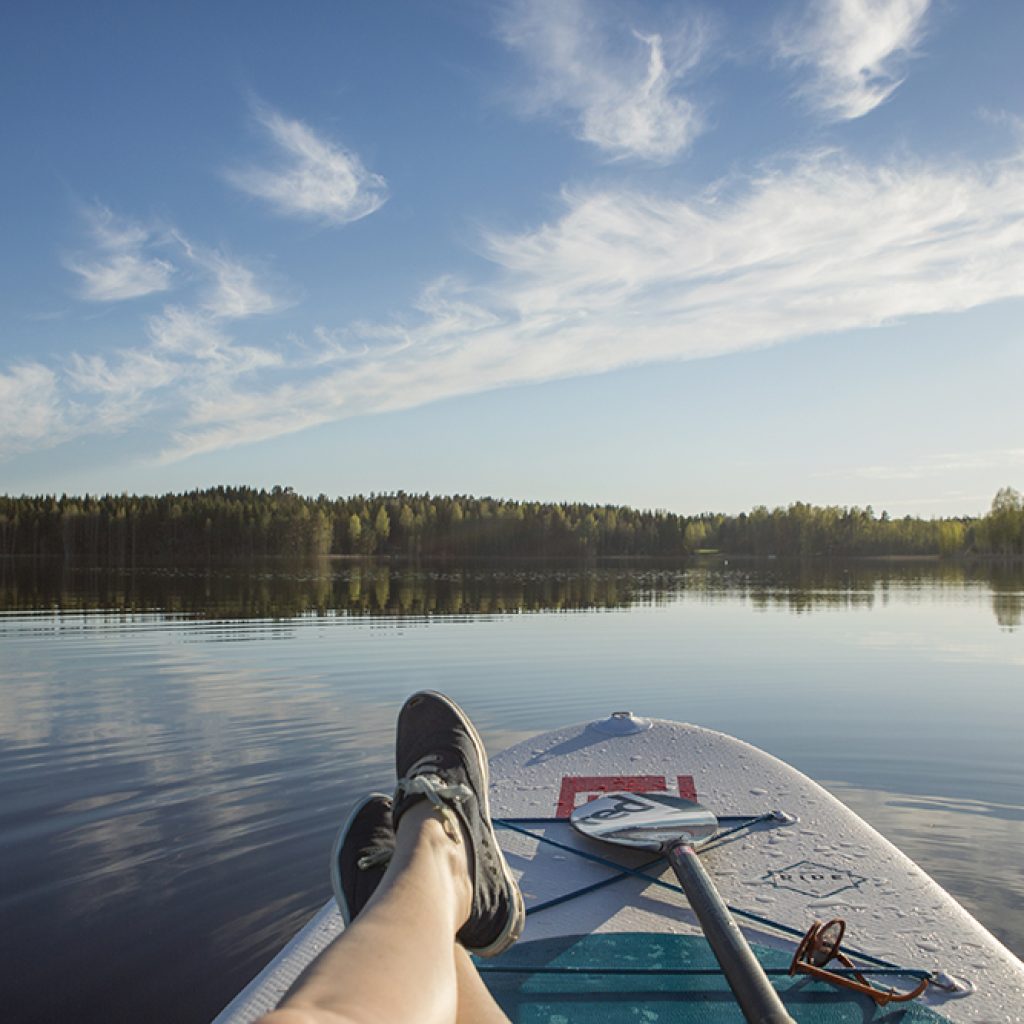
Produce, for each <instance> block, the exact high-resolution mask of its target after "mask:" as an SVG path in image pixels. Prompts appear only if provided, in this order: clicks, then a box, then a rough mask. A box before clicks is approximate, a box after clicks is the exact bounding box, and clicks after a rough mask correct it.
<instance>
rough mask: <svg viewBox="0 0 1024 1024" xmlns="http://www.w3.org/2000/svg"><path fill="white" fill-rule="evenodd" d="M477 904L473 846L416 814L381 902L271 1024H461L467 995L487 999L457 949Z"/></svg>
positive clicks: (423, 813)
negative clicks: (470, 867) (469, 850)
mask: <svg viewBox="0 0 1024 1024" xmlns="http://www.w3.org/2000/svg"><path fill="white" fill-rule="evenodd" d="M471 902H472V889H471V886H470V882H469V874H468V871H467V867H466V849H465V844H464V843H462V842H454V841H453V840H452V839H450V838H449V836H448V834H447V833H446V832H445V830H444V827H443V826H442V824H441V821H440V819H439V818H438V817H437V815H436V814H435V813H434V812H433V810H432V808H431V806H430V804H429V803H427V802H426V801H423V803H422V804H421V805H417V806H414V807H411V808H410V809H409V810H408V811H407V812H406V814H405V815H404V816H403V817H402V821H401V825H400V827H399V830H398V836H397V847H396V849H395V855H394V857H393V858H392V861H391V864H390V865H389V867H388V870H387V872H386V873H385V875H384V878H383V879H382V880H381V883H380V885H379V886H378V888H377V890H376V892H374V894H373V896H371V897H370V900H369V902H368V903H367V904H366V906H365V907H364V908H363V910H362V912H361V913H360V914H359V916H358V917H357V918H356V919H355V920H354V921H353V922H352V923H351V925H349V927H348V928H346V929H345V931H344V932H342V934H341V935H340V936H339V938H338V940H337V941H336V942H335V943H333V944H332V945H331V946H330V947H329V948H328V949H326V950H325V951H324V952H323V953H322V954H321V955H320V956H319V957H318V958H317V959H316V960H315V961H314V963H313V964H312V965H311V966H310V968H309V969H308V970H307V972H306V973H305V974H304V975H303V976H302V978H300V980H299V982H298V983H297V984H296V986H295V988H294V989H293V990H292V993H290V994H289V995H288V996H287V997H286V999H285V1000H284V1002H283V1003H282V1005H281V1007H280V1008H279V1009H277V1010H275V1011H273V1012H272V1013H269V1014H267V1015H266V1016H265V1017H264V1018H263V1019H262V1022H261V1024H390V1022H395V1024H399V1022H401V1024H406V1022H408V1021H416V1022H418V1024H455V1022H456V1020H457V1019H459V1013H458V1011H459V1002H458V1001H459V995H460V989H461V988H468V993H469V996H470V999H471V1000H473V1001H474V1005H475V1004H476V1001H477V1000H478V999H479V998H481V995H482V994H481V993H480V992H479V990H478V989H477V988H476V985H478V986H479V988H480V989H484V986H483V981H482V980H481V979H480V977H479V975H478V974H477V972H476V970H475V969H474V967H473V965H472V962H471V961H470V960H469V957H468V956H467V955H466V954H465V951H464V950H462V949H461V947H457V946H456V943H455V933H456V932H457V931H458V930H459V928H461V927H462V925H463V923H464V922H465V921H466V919H467V917H468V916H469V910H470V904H471ZM474 979H475V983H476V985H474V983H473V982H474ZM460 980H462V981H463V984H462V985H461V986H460V984H459V981H460ZM483 995H486V997H487V999H488V1000H490V995H489V994H488V993H487V992H486V989H484V992H483ZM481 1005H483V1004H481ZM491 1007H492V1008H493V1010H494V1011H497V1012H498V1013H499V1014H500V1010H498V1008H497V1006H496V1005H495V1004H494V1003H493V1000H491ZM463 1019H464V1020H467V1021H468V1020H469V1019H471V1018H470V1017H465V1018H463ZM472 1019H476V1020H481V1019H483V1020H486V1018H480V1017H477V1018H472ZM495 1019H499V1020H500V1019H504V1017H503V1015H502V1016H501V1017H498V1018H495Z"/></svg>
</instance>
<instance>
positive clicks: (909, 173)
mask: <svg viewBox="0 0 1024 1024" xmlns="http://www.w3.org/2000/svg"><path fill="white" fill-rule="evenodd" d="M481 244H482V252H483V255H485V256H486V257H487V258H488V259H489V261H490V270H489V271H488V272H486V273H484V274H482V275H481V276H479V277H477V278H475V279H459V278H455V277H451V276H445V277H440V278H438V279H437V280H436V281H435V282H433V283H432V284H431V285H430V286H429V287H428V288H426V289H424V291H423V292H422V293H421V294H420V295H419V296H418V298H416V300H415V301H413V302H411V303H410V305H409V307H408V309H407V310H406V311H405V312H404V313H401V314H399V315H396V316H395V317H394V318H393V319H391V320H387V321H384V322H369V323H368V322H359V321H356V322H350V323H349V324H347V325H340V326H339V325H319V326H318V325H316V324H313V325H309V326H308V327H306V328H296V327H295V326H294V325H290V327H289V333H288V334H286V335H285V336H284V337H282V338H279V339H278V340H277V341H276V342H275V344H274V345H273V346H272V347H268V346H267V345H266V344H259V343H256V342H254V341H253V340H251V339H250V338H247V337H246V334H247V332H248V331H249V327H248V325H247V322H246V321H244V320H243V319H242V318H240V317H233V316H231V315H228V314H225V313H224V310H226V309H230V308H236V307H233V306H232V303H230V302H228V301H227V300H226V299H225V300H224V302H223V303H217V302H212V301H207V302H206V304H205V305H204V304H203V302H202V301H196V302H193V303H191V304H189V303H177V304H167V305H165V306H164V308H163V309H162V310H161V311H160V312H158V313H154V314H152V315H150V317H149V318H148V320H147V321H146V322H145V330H144V334H143V337H144V338H145V342H144V343H143V344H140V345H137V346H135V347H134V348H129V349H126V350H123V351H121V352H119V353H115V354H113V355H112V356H109V357H107V358H106V359H104V360H96V359H93V360H87V359H80V360H78V361H75V360H74V359H72V360H71V361H70V362H69V363H68V364H67V365H65V366H64V367H63V368H62V369H61V370H60V371H59V372H56V373H55V372H54V371H49V370H45V371H44V368H43V367H34V368H33V369H32V371H31V373H29V372H28V371H27V370H15V371H10V372H11V373H12V374H16V375H18V377H17V380H19V381H20V380H21V379H22V378H24V381H25V383H26V384H32V385H33V387H34V390H33V391H32V393H33V394H34V396H35V399H34V401H33V402H31V403H29V413H26V415H25V421H26V423H27V424H33V423H34V424H35V426H27V427H25V428H24V429H23V431H22V434H21V437H22V439H23V441H25V442H26V443H27V442H28V439H30V438H32V437H35V438H37V439H42V438H43V437H44V436H45V435H46V434H47V430H48V429H49V428H48V426H47V424H49V425H50V426H52V430H53V436H56V437H66V436H68V431H69V430H71V429H74V430H77V431H79V432H80V431H84V430H88V429H97V427H96V426H95V425H94V424H91V423H90V422H89V417H88V416H87V415H85V414H84V413H87V412H88V411H89V409H90V403H92V404H93V407H95V408H97V409H99V410H101V413H102V415H100V416H99V417H97V418H96V419H97V420H98V421H102V422H105V423H106V424H107V425H108V427H109V429H115V424H118V423H119V424H120V427H117V429H123V425H124V423H125V422H126V416H125V415H121V416H119V415H118V413H117V410H116V409H115V408H114V406H113V404H112V403H114V402H115V401H116V398H117V396H118V395H120V396H121V397H122V398H123V400H124V404H125V408H127V409H128V410H129V411H134V414H136V415H138V416H139V417H142V416H144V415H146V414H147V412H151V411H153V410H155V409H159V412H160V417H161V419H160V423H161V426H162V427H163V428H165V430H166V433H167V435H168V437H169V443H168V445H167V446H166V448H165V450H164V452H163V453H162V457H163V458H164V459H166V460H174V459H182V458H187V457H189V456H191V455H195V454H199V453H202V452H210V451H215V450H218V449H223V448H227V447H230V446H232V445H237V444H243V443H247V442H253V441H259V440H263V439H267V438H270V437H275V436H278V435H281V434H285V433H290V432H293V431H296V430H301V429H303V428H305V427H308V426H311V425H313V424H318V423H325V422H330V421H334V420H339V419H343V418H346V417H350V416H356V415H362V414H367V413H379V412H386V411H393V410H399V409H406V408H411V407H414V406H417V405H422V404H424V403H427V402H432V401H437V400H440V399H445V398H451V397H454V396H458V395H464V394H469V393H474V392H480V391H485V390H488V389H493V388H499V387H504V386H509V385H515V384H527V383H535V382H541V381H549V380H554V379H558V378H566V377H571V376H578V375H582V374H595V373H602V372H606V371H611V370H615V369H618V368H621V367H625V366H629V365H638V364H642V363H650V362H654V361H667V360H674V361H678V360H687V359H697V358H704V357H710V356H716V355H722V354H726V353H733V352H741V351H745V350H750V349H754V348H759V347H764V346H768V345H774V344H779V343H781V342H784V341H787V340H790V339H795V338H802V337H809V336H813V335H816V334H823V333H827V332H836V331H843V330H848V329H854V328H866V327H870V326H873V325H877V324H880V323H884V322H888V321H893V320H898V319H901V318H906V317H911V316H915V315H920V314H926V313H941V312H955V311H959V310H965V309H969V308H971V307H973V306H978V305H981V304H983V303H987V302H991V301H994V300H997V299H1007V298H1021V297H1024V153H1019V154H1017V155H1015V156H1014V157H1012V158H1010V159H1007V160H1004V161H1002V162H998V163H993V164H990V165H985V166H975V165H967V164H961V165H952V164H949V163H948V162H946V163H944V164H942V165H938V164H927V163H917V164H914V163H909V162H906V161H901V162H891V163H889V164H887V165H883V166H867V165H865V164H863V163H860V162H858V161H856V160H853V159H851V158H849V157H847V156H846V155H844V154H843V153H841V152H836V151H830V152H816V153H808V154H804V155H802V156H797V157H793V158H791V159H789V160H788V161H786V162H784V163H776V164H774V165H770V166H766V167H763V168H761V169H760V170H759V171H758V172H757V173H755V174H751V175H749V176H746V177H739V176H735V177H732V178H730V179H727V180H724V181H721V182H719V183H717V184H716V185H715V186H713V187H711V188H708V189H706V190H704V191H702V192H699V193H675V194H671V193H665V192H643V191H637V190H632V191H629V190H622V189H612V188H604V189H589V190H567V191H566V192H565V194H564V196H563V209H562V211H561V213H560V214H559V215H558V216H557V217H555V218H554V219H552V220H551V221H550V222H549V223H546V224H542V225H539V226H536V227H534V228H532V229H531V230H527V231H522V232H514V233H491V234H488V235H486V236H484V238H483V240H482V243H481ZM194 251H195V247H193V252H194ZM197 265H198V264H197ZM227 277H228V278H229V279H233V275H232V274H230V273H229V274H227ZM241 279H242V280H245V275H242V276H241ZM207 284H208V286H209V287H210V288H214V289H216V288H217V287H219V285H218V284H217V275H216V273H213V274H212V276H210V275H208V280H207ZM244 290H245V289H244V288H241V289H240V291H242V292H244ZM200 294H202V293H201V292H200ZM259 305H260V303H259V301H253V300H250V301H248V302H246V301H239V303H238V305H237V308H238V309H250V310H251V309H252V308H254V307H258V306H259ZM26 375H27V376H26ZM7 380H8V382H10V381H15V377H13V376H12V377H8V378H7ZM18 387H19V384H18V383H8V384H7V388H8V393H13V392H14V391H15V390H17V389H18ZM26 393H28V391H27V390H26ZM60 398H63V405H61V402H60V401H58V399H60ZM72 399H73V401H72ZM55 402H56V404H55ZM104 403H106V405H104ZM61 408H63V409H64V412H63V413H61ZM33 410H34V411H33ZM83 411H84V412H83ZM73 413H74V414H73ZM80 413H81V415H80ZM17 419H18V417H16V416H15V417H14V418H13V419H12V424H14V426H15V427H17V425H18V424H17V422H16V421H17ZM69 423H70V424H71V426H70V427H69V426H68V424H69ZM44 443H52V442H50V441H44V440H39V444H40V445H42V444H44Z"/></svg>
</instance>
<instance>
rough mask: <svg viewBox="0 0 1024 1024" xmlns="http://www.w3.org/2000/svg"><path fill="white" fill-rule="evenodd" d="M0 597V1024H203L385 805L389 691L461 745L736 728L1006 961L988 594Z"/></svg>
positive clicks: (1008, 641) (225, 577)
mask: <svg viewBox="0 0 1024 1024" xmlns="http://www.w3.org/2000/svg"><path fill="white" fill-rule="evenodd" d="M0 574H2V575H0V609H2V613H0V648H2V651H3V658H2V660H0V877H2V878H3V883H4V884H3V886H2V888H0V943H2V951H0V956H3V958H4V961H5V963H6V965H7V966H8V968H9V970H8V972H7V977H6V978H5V985H6V988H7V991H6V992H5V998H6V1000H7V1010H8V1015H9V1016H10V1017H11V1018H12V1019H19V1020H52V1019H57V1018H58V1017H61V1016H63V1017H71V1018H74V1019H80V1020H89V1019H96V1020H100V1019H104V1020H106V1019H122V1018H123V1019H127V1018H128V1017H129V1016H131V1017H142V1018H143V1019H147V1020H152V1021H157V1022H159V1021H171V1020H182V1019H195V1020H202V1019H206V1018H208V1017H210V1016H211V1015H212V1014H213V1013H214V1012H215V1011H216V1010H217V1009H218V1008H219V1006H220V1005H222V1004H223V1003H224V1002H226V1001H227V999H228V998H229V997H230V995H231V994H233V992H234V991H236V990H237V989H238V988H239V987H240V986H241V985H242V984H243V982H244V981H245V980H247V978H248V976H249V975H251V973H252V972H253V971H254V970H255V969H256V968H257V967H258V966H259V965H260V963H261V962H262V961H263V960H264V959H266V958H267V957H268V956H269V955H270V954H271V953H272V952H273V951H274V950H275V949H276V948H278V947H279V945H280V944H281V943H282V942H283V941H284V939H285V938H286V937H287V936H288V935H289V934H291V933H292V932H293V931H294V930H295V928H296V927H297V926H298V924H299V923H300V922H301V921H302V920H303V919H304V917H305V916H306V915H308V914H309V913H310V912H311V911H312V910H313V909H314V908H315V907H317V906H318V905H319V904H320V903H321V902H322V901H323V900H324V899H325V898H326V897H327V894H328V884H327V874H326V868H325V863H326V856H327V851H328V849H329V847H330V842H331V839H332V836H333V832H334V829H335V828H336V826H337V823H338V821H339V820H340V819H341V818H342V816H343V814H344V811H345V809H346V808H347V806H348V805H349V804H350V803H351V802H352V801H354V800H355V799H357V798H358V797H360V796H362V795H363V794H365V793H366V792H367V791H369V790H371V789H377V788H387V787H388V786H389V785H390V784H391V766H390V752H391V746H392V742H393V734H392V730H393V721H394V714H395V711H396V709H397V708H398V707H399V706H400V704H401V702H402V700H403V699H404V698H405V696H406V695H407V694H408V693H409V692H410V691H412V690H414V689H417V688H420V687H436V688H439V689H443V690H446V691H448V692H450V693H451V694H452V695H453V696H454V697H455V698H456V699H457V700H459V701H460V702H462V703H463V704H464V705H465V706H466V707H467V708H468V709H469V710H470V712H471V713H472V714H473V716H474V719H475V720H476V721H477V722H478V724H479V726H480V727H481V730H482V732H483V735H484V739H485V741H486V742H487V744H488V745H489V747H490V748H491V749H493V750H498V749H501V748H502V747H504V746H506V745H508V744H509V743H511V742H514V741H516V740H518V739H520V738H523V737H525V736H528V735H531V734H533V733H535V732H538V731H540V730H543V729H547V728H551V727H553V726H555V725H558V724H563V723H568V722H573V721H579V720H584V719H589V718H596V717H599V716H602V715H604V714H607V713H608V712H609V711H610V710H614V709H616V708H619V707H621V706H624V705H631V706H632V707H633V709H634V710H637V711H639V712H641V713H646V714H654V715H660V716H663V717H666V718H675V719H681V720H689V721H698V722H701V723H702V724H705V725H708V726H711V727H713V728H719V729H723V730H725V731H727V732H731V733H733V734H736V735H739V736H741V737H743V738H744V739H747V740H750V741H751V742H753V743H755V744H757V745H759V746H762V747H764V748H766V749H770V750H772V751H773V752H774V753H776V754H778V755H780V756H782V757H783V758H785V759H786V760H788V761H790V762H791V763H793V764H795V765H796V766H797V767H799V768H801V769H803V770H804V771H807V772H808V773H809V774H811V775H812V776H814V777H816V778H819V779H827V780H834V782H833V783H830V785H832V787H833V789H834V791H835V792H837V793H838V795H839V796H840V797H841V798H843V799H846V800H847V801H848V802H849V803H850V804H851V805H852V806H854V807H855V809H857V810H859V811H860V812H861V813H863V814H864V815H865V817H867V818H868V820H871V821H873V822H875V823H876V824H877V825H879V827H881V828H882V831H883V832H886V833H887V834H888V835H890V837H891V838H893V839H894V841H896V842H897V843H898V844H899V845H901V846H902V847H903V848H904V849H905V850H906V851H907V852H908V853H909V854H910V855H911V856H913V857H915V858H916V859H919V860H920V862H921V863H922V864H924V865H925V867H926V868H927V869H929V870H931V871H933V872H934V873H935V874H936V876H937V877H939V878H940V880H941V881H943V882H944V884H946V885H948V886H949V887H950V889H951V890H952V891H954V892H955V893H956V894H957V895H959V896H960V898H962V899H963V900H964V901H965V902H966V903H968V905H969V906H970V907H971V908H972V909H973V910H975V912H976V913H978V914H979V915H980V916H981V919H982V920H983V921H984V922H985V923H986V924H987V925H988V926H989V927H990V928H992V930H993V931H995V932H996V933H997V934H999V935H1000V936H1002V937H1003V938H1004V939H1005V940H1006V941H1007V942H1008V943H1009V944H1010V945H1011V946H1013V947H1014V948H1015V949H1017V950H1018V951H1019V950H1022V949H1024V915H1022V914H1021V909H1022V900H1024V880H1022V879H1021V877H1020V875H1019V870H1016V869H1015V868H1014V867H1012V866H1013V865H1019V864H1020V863H1021V862H1022V860H1024V849H1022V844H1024V835H1022V833H1021V827H1022V826H1021V813H1020V808H1021V806H1022V805H1024V799H1022V796H1021V794H1022V793H1024V752H1022V750H1021V746H1020V741H1019V722H1020V720H1021V712H1022V711H1024V691H1022V679H1024V673H1022V672H1021V669H1022V667H1024V631H1021V630H1020V629H1019V628H1018V627H1019V611H1020V604H1021V598H1022V595H1024V578H1022V575H1021V574H1020V573H1017V574H1016V575H1014V574H1013V573H1012V572H1008V571H997V570H995V569H992V568H985V567H978V568H970V567H965V566H960V565H953V566H941V565H936V564H933V563H921V564H918V563H900V564H895V565H880V564H875V563H859V564H856V565H849V566H829V567H822V568H808V567H788V566H783V565H778V564H772V563H760V564H754V563H749V564H735V563H732V564H724V563H714V564H707V565H695V566H686V567H680V566H655V565H650V564H645V565H643V566H638V567H636V566H634V567H631V566H626V565H621V564H618V565H610V566H592V567H586V568H581V567H578V566H577V567H565V566H554V567H546V568H545V567H544V566H539V565H521V564H516V563H504V564H501V565H496V566H490V567H488V566H485V565H482V564H480V565H463V566H461V567H453V566H447V567H445V566H432V567H405V566H397V565H387V564H372V563H365V564H356V563H348V562H330V563H326V564H324V565H316V566H283V565H280V564H278V565H276V566H266V567H260V568H259V569H257V570H255V571H252V572H250V571H247V570H243V569H240V568H232V569H229V570H212V569H208V568H203V569H198V570H178V571H175V572H166V571H165V572H155V571H154V572H144V571H138V572H135V573H110V572H100V571H90V570H84V569H74V570H71V569H66V568H64V567H61V566H53V565H48V566H47V565H39V564H30V563H19V564H18V565H12V564H11V563H8V564H7V565H6V566H3V565H2V563H0ZM532 612H537V613H538V614H527V613H532ZM550 612H557V613H559V614H546V613H550ZM936 837H938V839H936Z"/></svg>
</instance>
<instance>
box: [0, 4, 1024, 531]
mask: <svg viewBox="0 0 1024 1024" xmlns="http://www.w3.org/2000/svg"><path fill="white" fill-rule="evenodd" d="M1021 39H1024V5H1022V4H1020V3H1018V2H1016V0H1002V2H1001V0H989V2H986V3H983V4H979V3H973V2H968V0H959V2H958V0H816V2H807V0H800V2H795V0H794V2H782V3H778V4H764V3H759V2H749V3H732V4H726V5H719V4H713V3H702V4H701V3H692V4H690V3H664V4H658V3H598V2H588V3H573V2H568V0H566V2H561V0H559V2H550V0H533V2H526V0H522V2H508V3H498V4H485V3H470V2H448V3H440V2H431V0H417V2H407V3H397V2H396V3H378V4H336V3H326V2H325V3H306V4H302V5H290V6H283V5H280V4H270V3H241V2H237V3H219V4H191V5H190V4H174V5H172V4H164V5H158V4H148V3H131V4H129V3H120V4H119V3H110V4H104V5H82V4H72V3H64V4H58V3H45V2H44V3H40V4H35V5H22V7H20V8H19V9H18V10H17V11H15V12H14V13H13V14H12V15H11V16H10V17H9V18H8V19H7V21H6V23H5V31H4V33H3V36H2V39H0V85H2V88H0V104H2V107H0V109H2V117H3V125H4V147H3V160H2V161H0V185H2V188H0V196H2V197H3V198H2V202H3V207H4V209H3V224H4V228H3V235H2V237H3V245H4V255H5V260H4V263H5V273H4V274H3V275H2V277H0V491H2V492H6V493H13V494H18V493H25V492H27V493H38V492H58V493H59V492H62V491H68V492H79V493H80V492H83V491H89V492H92V493H95V492H98V491H99V492H102V491H108V490H109V491H122V490H129V491H136V492H142V491H146V492H162V491H165V490H178V489H187V488H192V487H203V486H207V485H211V484H216V483H248V484H253V485H257V486H261V485H262V486H270V485H273V484H275V483H280V484H286V485H291V486H293V487H294V488H295V489H296V490H298V491H300V492H303V493H312V494H316V493H320V492H323V493H327V494H330V495H334V494H348V493H354V492H357V491H363V492H369V491H371V490H373V491H391V490H397V489H404V490H407V491H421V490H429V491H432V492H435V493H447V492H464V493H475V494H493V495H500V496H504V497H516V498H529V499H578V500H584V501H596V502H615V503H624V504H631V505H636V506H641V507H657V508H668V509H671V510H674V511H679V512H689V513H693V512H698V511H702V510H708V509H714V510H721V511H733V512H735V511H740V510H742V509H745V508H749V507H751V506H752V505H755V504H760V503H765V504H768V505H775V504H785V503H788V502H789V501H792V500H797V499H800V500H805V501H812V502H817V503H837V504H859V505H867V504H872V505H873V506H874V507H875V508H876V509H877V510H880V509H882V508H886V509H888V510H889V511H890V512H892V513H894V514H905V513H911V514H921V515H939V514H959V513H976V512H980V511H982V510H984V509H985V508H987V506H988V504H989V502H990V500H991V497H992V495H993V494H994V493H995V491H996V489H997V488H998V487H1000V486H1003V485H1005V484H1013V485H1016V486H1018V487H1021V486H1022V484H1024V416H1022V411H1021V410H1022V403H1021V390H1022V389H1021V382H1022V380H1024V343H1022V342H1024V338H1022V329H1021V328H1022V323H1024V88H1022V84H1024V83H1022V79H1021V76H1020V70H1019V48H1020V41H1021Z"/></svg>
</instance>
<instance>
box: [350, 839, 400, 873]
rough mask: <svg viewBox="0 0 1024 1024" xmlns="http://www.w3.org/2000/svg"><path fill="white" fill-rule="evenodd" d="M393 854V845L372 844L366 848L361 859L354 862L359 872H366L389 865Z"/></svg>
mask: <svg viewBox="0 0 1024 1024" xmlns="http://www.w3.org/2000/svg"><path fill="white" fill-rule="evenodd" d="M394 852H395V848H394V844H391V845H388V846H385V845H384V844H383V843H372V844H371V845H370V846H368V847H367V848H366V852H365V853H364V854H363V855H362V857H360V858H359V860H358V861H356V865H357V866H358V868H359V870H360V871H367V870H368V869H369V868H375V867H377V866H378V865H380V864H387V863H389V862H390V860H391V857H392V855H393V854H394Z"/></svg>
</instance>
